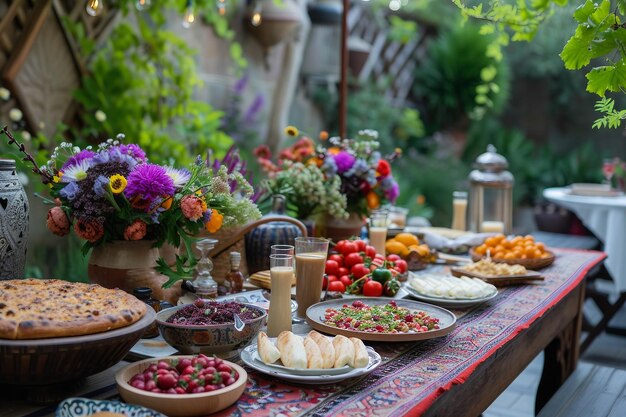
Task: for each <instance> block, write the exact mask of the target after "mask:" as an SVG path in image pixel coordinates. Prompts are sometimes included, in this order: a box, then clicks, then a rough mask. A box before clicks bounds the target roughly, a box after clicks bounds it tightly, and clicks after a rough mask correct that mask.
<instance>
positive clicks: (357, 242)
mask: <svg viewBox="0 0 626 417" xmlns="http://www.w3.org/2000/svg"><path fill="white" fill-rule="evenodd" d="M354 244H355V245H356V247H357V250H358V251H359V252H365V248H366V246H367V244H366V243H365V241H363V240H361V239H359V240H355V241H354Z"/></svg>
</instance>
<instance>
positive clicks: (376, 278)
mask: <svg viewBox="0 0 626 417" xmlns="http://www.w3.org/2000/svg"><path fill="white" fill-rule="evenodd" d="M407 270H408V266H407V263H406V261H404V260H403V259H401V258H400V257H399V256H397V255H389V256H388V257H387V258H385V256H384V255H382V254H380V253H376V249H374V247H373V246H371V245H368V244H367V243H366V242H365V241H363V240H360V239H356V240H340V241H339V242H337V244H336V245H335V247H334V251H333V253H331V254H330V255H329V256H328V259H327V261H326V268H325V271H324V272H325V277H324V285H323V288H324V289H325V290H328V291H329V292H338V293H342V294H352V295H358V296H361V295H364V296H366V297H381V296H387V297H394V296H395V295H396V294H397V293H398V291H399V290H400V281H403V280H406V276H407Z"/></svg>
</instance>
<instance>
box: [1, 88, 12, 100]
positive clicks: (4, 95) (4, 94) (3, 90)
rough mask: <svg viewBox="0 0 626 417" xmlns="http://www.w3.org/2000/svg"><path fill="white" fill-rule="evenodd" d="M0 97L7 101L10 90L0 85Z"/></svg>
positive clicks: (9, 96)
mask: <svg viewBox="0 0 626 417" xmlns="http://www.w3.org/2000/svg"><path fill="white" fill-rule="evenodd" d="M0 98H1V99H2V100H4V101H7V100H8V99H10V98H11V92H10V91H9V90H8V89H6V88H4V87H0Z"/></svg>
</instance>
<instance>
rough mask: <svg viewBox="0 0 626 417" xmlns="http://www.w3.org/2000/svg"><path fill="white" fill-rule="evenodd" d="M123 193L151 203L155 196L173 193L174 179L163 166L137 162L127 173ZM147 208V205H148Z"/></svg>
mask: <svg viewBox="0 0 626 417" xmlns="http://www.w3.org/2000/svg"><path fill="white" fill-rule="evenodd" d="M127 180H128V184H127V185H126V189H125V190H124V195H125V196H126V198H128V199H132V198H135V197H136V198H138V199H140V200H143V201H144V202H147V203H148V206H149V203H151V202H152V201H154V200H155V199H156V198H158V197H160V196H164V195H170V196H171V195H173V194H174V181H173V180H172V178H171V177H170V176H169V175H167V171H166V170H165V168H164V167H162V166H160V165H155V164H139V165H137V166H136V167H135V169H134V170H132V171H131V172H130V174H129V175H128V178H127ZM148 208H149V207H148Z"/></svg>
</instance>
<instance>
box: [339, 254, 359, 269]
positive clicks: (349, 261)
mask: <svg viewBox="0 0 626 417" xmlns="http://www.w3.org/2000/svg"><path fill="white" fill-rule="evenodd" d="M343 263H344V265H345V266H346V268H352V267H353V266H354V265H356V264H360V263H363V257H362V256H361V255H359V254H358V253H350V254H348V255H346V258H345V259H344V261H343Z"/></svg>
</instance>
